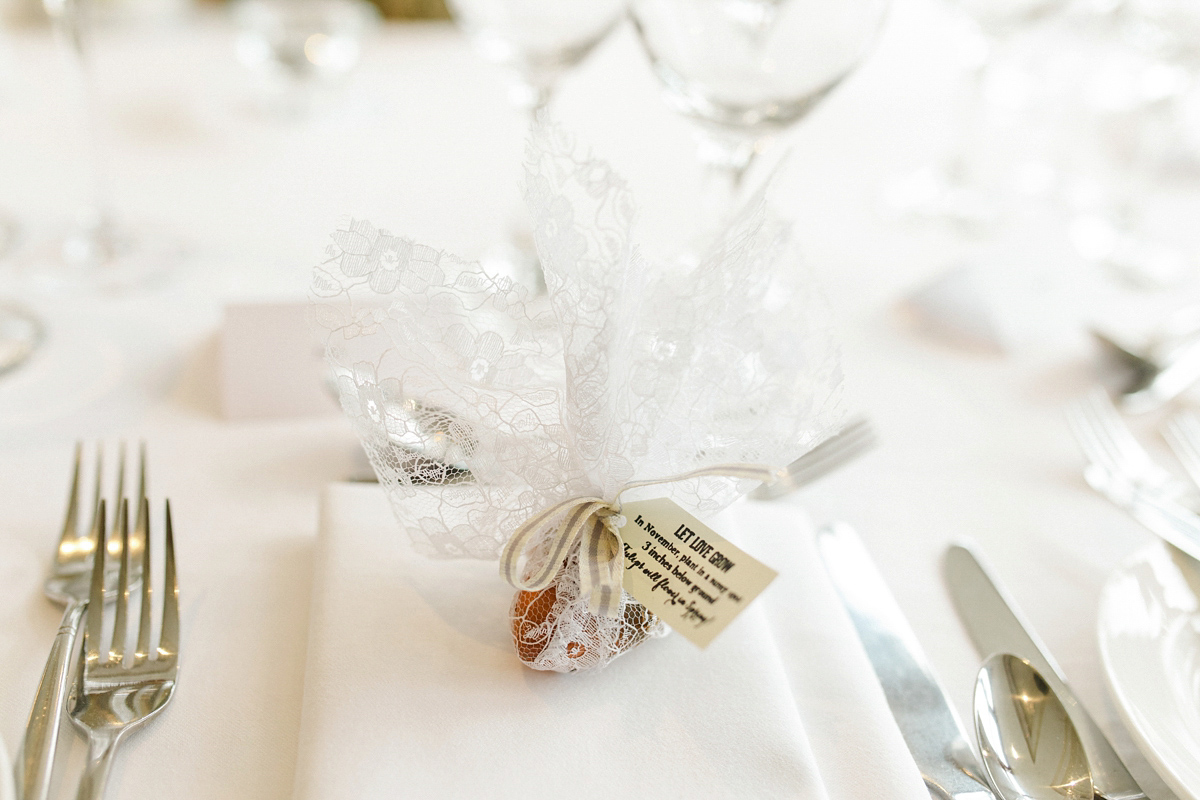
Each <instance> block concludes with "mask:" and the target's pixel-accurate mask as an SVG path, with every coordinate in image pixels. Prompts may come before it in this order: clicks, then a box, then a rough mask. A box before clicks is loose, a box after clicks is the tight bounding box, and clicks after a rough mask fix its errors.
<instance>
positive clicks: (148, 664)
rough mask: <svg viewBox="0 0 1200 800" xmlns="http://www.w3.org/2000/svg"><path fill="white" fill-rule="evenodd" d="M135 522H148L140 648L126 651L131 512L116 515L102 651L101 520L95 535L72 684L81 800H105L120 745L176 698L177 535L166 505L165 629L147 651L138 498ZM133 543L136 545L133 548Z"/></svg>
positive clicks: (144, 507) (144, 508)
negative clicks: (84, 758) (84, 742)
mask: <svg viewBox="0 0 1200 800" xmlns="http://www.w3.org/2000/svg"><path fill="white" fill-rule="evenodd" d="M140 506H141V507H140V509H139V512H138V516H139V517H140V518H141V519H143V520H145V533H146V537H145V539H143V540H142V541H141V542H140V544H141V570H142V575H143V576H145V577H144V578H143V580H142V590H141V601H140V603H139V606H140V608H139V615H138V616H139V619H138V623H137V626H138V627H137V647H136V648H135V649H134V651H133V653H132V654H129V655H128V657H127V654H126V652H125V644H126V639H127V638H128V634H129V633H131V632H132V631H131V626H132V624H133V623H132V621H130V619H129V597H130V572H131V566H132V565H131V562H132V561H133V558H134V555H133V553H132V551H131V549H130V546H129V545H130V539H129V506H128V503H127V502H126V501H122V503H121V511H120V513H119V514H118V515H117V516H118V523H117V528H118V530H119V532H120V537H121V546H120V553H121V555H120V559H121V563H120V575H119V577H118V579H117V601H116V618H115V620H114V622H113V634H112V638H111V640H110V644H109V646H108V647H107V649H106V648H105V647H104V600H103V598H104V562H105V557H106V555H107V553H108V550H107V539H108V537H107V535H106V531H105V525H104V514H103V513H101V514H100V520H101V521H100V525H99V527H98V529H97V547H96V558H95V561H94V563H93V565H92V581H91V586H90V587H89V600H88V610H87V622H86V628H85V630H84V634H83V648H82V650H81V651H80V658H79V670H78V674H77V677H76V682H75V692H74V704H73V707H72V708H71V721H72V722H74V723H75V725H76V727H78V728H79V729H80V730H81V731H82V732H83V733H84V734H85V735H86V736H87V739H88V762H87V766H86V767H85V769H84V772H83V778H82V779H81V780H80V783H79V793H78V794H77V795H76V797H77V798H78V800H102V798H103V797H104V787H105V784H106V783H107V781H108V773H109V768H110V767H111V766H112V760H113V755H114V753H115V752H116V749H117V745H118V744H119V743H120V742H121V740H122V738H123V737H124V736H125V735H126V734H127V733H129V732H130V731H132V730H134V729H136V728H137V727H139V726H141V725H142V724H143V723H145V722H146V721H147V720H149V719H151V718H152V717H154V716H155V715H156V714H158V713H159V712H160V711H162V710H163V708H165V707H166V705H167V703H168V702H169V701H170V699H171V697H172V696H173V694H174V692H175V680H176V677H177V676H178V673H179V581H178V579H177V578H176V575H175V534H174V531H173V529H172V526H171V502H170V501H169V500H168V501H167V502H166V511H165V515H164V516H165V535H164V545H163V549H164V551H165V556H164V560H165V564H166V566H165V568H164V570H163V589H164V594H163V603H162V624H161V626H160V629H159V639H158V645H157V646H155V647H153V648H151V646H150V635H151V631H150V627H151V625H150V604H151V589H150V583H151V581H150V579H149V575H150V535H149V534H150V523H149V519H150V505H149V501H148V500H146V498H144V497H143V498H142V500H141V503H140ZM135 543H136V542H135Z"/></svg>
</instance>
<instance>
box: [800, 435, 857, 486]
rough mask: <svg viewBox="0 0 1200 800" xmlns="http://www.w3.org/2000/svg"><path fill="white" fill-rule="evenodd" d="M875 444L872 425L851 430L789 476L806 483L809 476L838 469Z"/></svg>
mask: <svg viewBox="0 0 1200 800" xmlns="http://www.w3.org/2000/svg"><path fill="white" fill-rule="evenodd" d="M874 445H875V432H874V431H873V430H872V429H871V428H870V427H867V428H865V429H862V430H855V431H851V432H850V434H849V435H848V436H847V437H846V438H839V439H838V441H837V442H835V443H833V442H831V443H830V446H829V447H828V448H827V449H826V450H824V451H822V452H821V453H818V454H816V457H815V458H813V459H811V460H809V461H806V462H804V463H803V464H801V465H800V468H799V469H797V470H795V471H794V472H791V474H790V475H789V477H790V478H791V479H792V480H793V481H795V482H796V483H806V482H807V477H808V476H810V475H811V476H814V477H816V476H820V475H823V474H825V473H826V472H829V471H831V470H833V469H836V468H837V467H838V466H840V465H841V464H844V463H845V462H846V461H848V460H850V459H852V458H854V457H855V456H857V455H859V454H860V453H862V452H863V451H865V450H869V449H870V448H871V447H873V446H874Z"/></svg>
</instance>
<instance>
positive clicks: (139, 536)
mask: <svg viewBox="0 0 1200 800" xmlns="http://www.w3.org/2000/svg"><path fill="white" fill-rule="evenodd" d="M145 499H146V442H145V440H142V441H140V442H138V490H137V498H136V499H135V500H134V503H135V504H136V505H137V521H136V522H135V523H134V526H133V537H132V538H131V539H130V543H131V544H133V545H136V546H137V547H141V546H142V545H143V544H144V543H145V542H146V538H147V536H148V534H147V531H148V527H147V526H148V525H149V523H150V520H149V519H148V518H147V511H148V508H147V507H146V506H145V505H143V503H142V501H143V500H145ZM138 563H139V565H140V563H141V562H138ZM134 574H135V575H136V574H138V573H137V572H136V571H135V573H134Z"/></svg>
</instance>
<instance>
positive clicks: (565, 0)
mask: <svg viewBox="0 0 1200 800" xmlns="http://www.w3.org/2000/svg"><path fill="white" fill-rule="evenodd" d="M447 5H449V7H450V11H451V13H452V14H453V15H454V19H455V21H456V22H457V23H458V25H459V26H460V27H461V28H462V30H463V31H464V32H465V33H466V34H467V36H468V37H469V38H470V39H471V41H472V43H473V44H474V45H475V48H476V49H477V50H478V52H479V53H480V55H482V56H483V57H484V58H485V59H486V60H488V61H490V62H492V63H494V64H496V65H498V66H500V67H502V68H503V69H504V70H505V71H506V72H507V73H508V76H509V79H510V82H509V96H510V99H511V101H512V103H513V105H514V106H516V107H517V108H519V109H521V110H522V111H523V112H524V113H526V114H528V115H529V118H530V120H531V122H532V121H533V120H535V119H536V118H537V116H538V114H539V113H540V112H541V111H542V109H544V108H545V107H546V106H547V104H548V103H549V102H550V99H551V97H552V96H553V94H554V89H555V87H556V86H557V84H558V80H559V78H560V77H561V76H562V75H563V73H565V72H566V71H567V70H569V69H571V68H572V67H574V66H575V65H576V64H578V63H579V62H580V61H582V60H583V59H584V57H586V56H587V55H588V53H590V52H591V51H592V49H593V48H595V46H596V45H597V44H599V43H600V42H601V41H602V40H603V39H604V37H605V36H607V35H608V33H609V31H611V30H612V29H613V27H615V26H616V24H617V22H618V21H619V20H620V19H621V15H622V14H623V13H624V11H625V8H626V6H627V0H447ZM481 260H482V262H483V263H484V265H485V267H487V268H488V270H489V271H491V272H495V273H499V274H504V275H507V276H508V277H510V278H512V279H513V280H516V281H518V282H520V283H523V284H525V285H526V286H528V287H529V288H531V289H533V290H534V291H542V290H544V288H545V286H544V284H543V282H542V274H541V268H540V266H539V264H538V260H537V254H536V252H535V251H534V247H533V236H532V233H531V232H530V230H529V223H528V221H527V220H526V219H525V215H524V214H523V213H518V214H516V215H514V221H513V224H512V225H511V230H510V232H509V237H508V240H507V241H505V242H503V243H500V244H497V245H494V246H493V247H492V248H490V249H489V250H488V251H487V252H486V253H485V254H484V256H483V258H482V259H481Z"/></svg>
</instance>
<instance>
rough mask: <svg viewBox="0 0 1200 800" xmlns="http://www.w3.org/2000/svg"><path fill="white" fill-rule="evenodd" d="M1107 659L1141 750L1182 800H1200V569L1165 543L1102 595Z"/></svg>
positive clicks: (1137, 559)
mask: <svg viewBox="0 0 1200 800" xmlns="http://www.w3.org/2000/svg"><path fill="white" fill-rule="evenodd" d="M1098 629H1099V630H1098V632H1099V639H1100V658H1101V661H1102V662H1103V666H1104V674H1105V677H1106V678H1107V680H1108V688H1109V690H1110V691H1111V692H1112V696H1113V699H1114V700H1115V702H1116V705H1117V708H1118V709H1119V710H1120V713H1121V717H1122V719H1124V721H1125V725H1126V726H1127V727H1128V728H1129V731H1130V733H1131V734H1132V735H1133V738H1134V741H1135V742H1136V743H1137V745H1138V748H1139V749H1140V750H1141V751H1142V754H1143V755H1145V757H1146V759H1147V760H1148V761H1149V762H1150V763H1151V765H1153V766H1154V768H1155V769H1156V770H1158V772H1159V774H1160V775H1161V776H1162V778H1163V780H1164V781H1166V782H1167V784H1168V785H1169V786H1170V787H1171V789H1173V790H1174V791H1175V793H1176V794H1177V795H1179V797H1180V799H1181V800H1200V794H1198V793H1200V565H1198V564H1197V563H1196V562H1195V561H1192V560H1191V559H1190V558H1188V557H1187V556H1185V555H1182V554H1181V553H1179V552H1178V551H1175V550H1173V549H1172V548H1169V547H1167V546H1166V545H1164V544H1154V545H1151V546H1149V547H1147V548H1145V549H1144V550H1140V551H1138V553H1137V554H1136V555H1134V556H1133V557H1132V558H1130V559H1129V560H1128V561H1126V562H1125V563H1124V564H1122V565H1121V566H1120V567H1119V568H1117V570H1116V571H1115V572H1114V573H1113V574H1112V576H1111V577H1110V578H1109V579H1108V583H1107V584H1105V586H1104V591H1103V592H1102V593H1101V595H1100V614H1099V625H1098Z"/></svg>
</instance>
